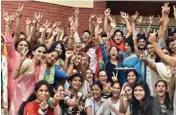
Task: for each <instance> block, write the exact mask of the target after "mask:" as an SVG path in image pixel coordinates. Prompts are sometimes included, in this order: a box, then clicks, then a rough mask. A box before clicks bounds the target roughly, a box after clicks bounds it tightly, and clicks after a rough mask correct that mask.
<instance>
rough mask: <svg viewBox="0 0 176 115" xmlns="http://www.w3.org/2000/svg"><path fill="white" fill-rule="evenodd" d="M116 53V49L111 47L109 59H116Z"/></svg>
mask: <svg viewBox="0 0 176 115" xmlns="http://www.w3.org/2000/svg"><path fill="white" fill-rule="evenodd" d="M117 53H118V51H117V48H116V47H111V49H110V52H109V55H110V57H111V59H116V58H117V55H118V54H117Z"/></svg>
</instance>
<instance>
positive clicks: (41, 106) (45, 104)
mask: <svg viewBox="0 0 176 115" xmlns="http://www.w3.org/2000/svg"><path fill="white" fill-rule="evenodd" d="M48 107H49V105H48V104H47V102H46V97H45V96H44V95H42V102H41V103H40V109H41V110H42V111H46V110H47V108H48Z"/></svg>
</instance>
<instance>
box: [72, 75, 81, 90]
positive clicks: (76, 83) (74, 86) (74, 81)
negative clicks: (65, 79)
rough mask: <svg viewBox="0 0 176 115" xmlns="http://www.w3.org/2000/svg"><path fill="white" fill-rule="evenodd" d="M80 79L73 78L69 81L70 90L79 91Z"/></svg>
mask: <svg viewBox="0 0 176 115" xmlns="http://www.w3.org/2000/svg"><path fill="white" fill-rule="evenodd" d="M81 84H82V82H81V78H80V77H75V78H73V79H72V80H71V83H70V85H71V88H72V89H74V90H79V88H80V87H81Z"/></svg>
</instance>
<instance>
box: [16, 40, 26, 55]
mask: <svg viewBox="0 0 176 115" xmlns="http://www.w3.org/2000/svg"><path fill="white" fill-rule="evenodd" d="M23 49H26V50H29V46H28V43H27V42H26V41H20V42H19V43H18V45H17V51H18V52H19V53H20V52H22V51H23Z"/></svg>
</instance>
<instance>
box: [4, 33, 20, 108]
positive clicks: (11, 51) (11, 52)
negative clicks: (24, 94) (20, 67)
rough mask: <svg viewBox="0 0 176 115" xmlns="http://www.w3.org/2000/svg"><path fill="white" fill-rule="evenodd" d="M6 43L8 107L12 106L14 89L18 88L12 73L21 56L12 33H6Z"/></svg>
mask: <svg viewBox="0 0 176 115" xmlns="http://www.w3.org/2000/svg"><path fill="white" fill-rule="evenodd" d="M4 40H5V43H6V47H7V54H8V58H7V62H8V105H9V106H10V103H11V98H12V92H13V89H14V87H15V86H16V80H14V79H13V78H12V71H13V69H14V65H15V64H16V60H18V58H19V56H20V54H19V53H18V52H17V51H16V50H15V45H14V41H13V39H12V33H10V32H9V33H5V39H4Z"/></svg>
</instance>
